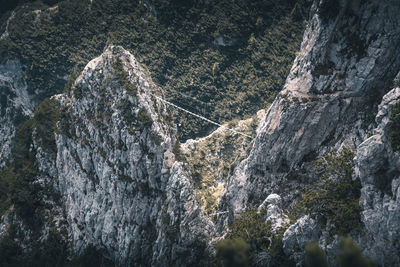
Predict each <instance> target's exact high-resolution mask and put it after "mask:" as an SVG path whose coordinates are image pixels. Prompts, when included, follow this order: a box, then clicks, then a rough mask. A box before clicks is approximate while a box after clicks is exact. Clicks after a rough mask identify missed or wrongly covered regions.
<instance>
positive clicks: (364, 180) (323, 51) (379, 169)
mask: <svg viewBox="0 0 400 267" xmlns="http://www.w3.org/2000/svg"><path fill="white" fill-rule="evenodd" d="M399 10H400V5H399V3H398V2H395V1H315V2H314V5H313V7H312V10H311V15H310V22H309V25H308V27H307V29H306V31H305V33H304V39H303V42H302V45H301V49H300V53H299V55H298V56H297V58H296V60H295V62H294V64H293V67H292V69H291V72H290V74H289V76H288V78H287V80H286V84H285V86H284V88H283V90H282V92H281V93H280V95H279V96H278V97H277V98H276V100H275V101H274V103H273V104H272V106H271V108H270V109H269V110H268V112H267V114H266V116H265V119H264V120H262V121H261V123H260V124H259V126H258V129H257V137H256V139H255V141H254V145H253V148H252V150H251V152H250V156H249V157H248V158H247V159H246V160H244V161H243V162H242V163H241V164H240V166H239V167H238V168H237V169H236V171H235V173H234V175H233V177H232V178H231V179H230V181H229V185H228V186H227V189H226V191H225V192H224V193H223V199H224V201H223V202H222V207H223V208H224V209H228V210H230V211H231V213H230V214H231V215H230V217H228V219H230V220H232V218H233V217H234V216H235V215H237V214H240V212H241V211H243V210H245V209H247V208H249V207H254V206H257V205H260V204H261V203H262V202H263V200H264V199H266V198H267V197H268V196H269V195H270V194H272V193H275V194H279V195H280V196H281V197H282V198H283V203H284V206H285V208H286V209H288V212H289V211H290V210H291V209H292V208H293V205H294V203H296V202H297V200H299V199H301V195H302V190H301V189H302V185H304V184H312V183H313V181H315V180H318V179H320V178H318V176H319V175H321V173H319V172H317V171H316V169H315V166H314V164H313V163H314V162H315V160H316V159H317V158H319V157H322V156H323V155H325V154H327V153H328V152H329V151H331V150H332V149H336V150H339V151H340V150H342V149H350V150H352V151H355V153H356V157H355V161H354V164H355V170H356V174H355V175H353V179H360V180H361V184H362V189H361V197H360V207H361V209H362V211H361V214H362V216H361V217H362V222H363V226H362V230H361V234H354V236H355V237H356V238H360V244H361V246H362V249H363V251H364V253H365V254H366V255H368V256H369V257H371V258H373V259H375V260H376V261H377V262H378V263H379V264H381V265H384V266H394V264H395V262H398V260H399V259H398V254H397V252H396V251H397V250H398V244H397V242H398V241H396V240H398V238H399V236H398V233H399V232H398V230H397V225H398V224H399V220H398V219H399V217H398V216H399V213H398V204H396V203H398V198H397V193H396V192H397V190H398V185H397V182H396V181H397V178H398V172H397V171H398V170H399V166H398V165H396V164H398V163H397V162H398V158H396V153H394V152H393V151H392V149H390V145H389V142H388V137H387V136H388V134H387V131H388V130H385V129H386V128H385V127H387V124H388V121H389V117H390V106H391V105H394V103H396V101H397V97H398V95H397V92H398V91H397V89H393V90H392V91H390V92H389V93H387V94H386V95H385V96H384V97H383V100H382V103H381V104H380V105H379V111H378V113H377V111H376V110H377V106H378V104H379V103H380V99H381V96H382V95H383V94H385V93H386V92H388V91H389V90H390V89H391V87H390V84H392V81H393V79H394V78H395V76H396V74H397V73H398V71H399V68H400V54H399V53H398V52H397V47H398V45H399V43H400V38H399V28H398V26H397V25H398V24H399V23H400V17H399V16H398V12H399ZM376 113H377V114H378V115H377V118H376V123H374V120H373V116H374V114H376ZM375 125H378V126H377V128H375V127H376V126H375ZM372 132H373V135H372V136H371V137H369V136H370V135H371V133H372ZM368 137H369V138H368ZM382 180H383V181H382ZM380 183H384V184H385V187H384V188H383V187H382V186H381V187H380V186H379V185H377V184H380ZM385 190H386V191H385ZM225 220H226V218H225ZM221 221H224V219H221ZM378 225H379V226H378ZM323 233H324V229H321V228H320V227H318V224H317V223H316V221H315V220H313V219H312V218H310V217H303V218H301V219H300V220H299V221H298V222H296V223H295V224H294V225H293V226H291V227H289V228H288V229H287V231H286V232H285V235H284V237H283V238H284V240H283V241H284V247H285V246H286V248H285V252H286V253H287V254H288V255H290V257H292V258H293V259H294V260H295V261H296V262H297V263H298V264H299V265H301V264H302V260H303V256H302V255H304V254H302V252H301V253H300V254H299V253H298V252H296V249H295V248H296V247H297V249H298V248H300V250H299V251H304V246H305V244H306V243H307V242H310V241H315V240H319V241H320V244H321V245H322V246H323V247H324V248H325V249H326V251H327V253H328V258H330V261H331V262H335V259H336V258H335V256H333V255H330V253H331V250H330V249H331V248H332V246H336V247H337V243H336V245H332V244H333V243H335V242H337V241H333V243H331V242H332V241H331V240H330V241H329V240H325V238H324V237H323ZM335 238H337V236H336V237H334V239H335ZM367 240H368V241H367ZM383 240H386V244H385V245H383V243H384V242H385V241H383ZM292 243H293V244H292ZM383 246H384V247H385V249H382V247H383ZM335 253H337V251H336V250H334V252H332V254H335Z"/></svg>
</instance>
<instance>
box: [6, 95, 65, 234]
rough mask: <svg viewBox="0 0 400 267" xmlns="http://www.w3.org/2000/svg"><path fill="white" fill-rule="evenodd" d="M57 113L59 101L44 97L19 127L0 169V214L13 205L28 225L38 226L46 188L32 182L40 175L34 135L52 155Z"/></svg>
mask: <svg viewBox="0 0 400 267" xmlns="http://www.w3.org/2000/svg"><path fill="white" fill-rule="evenodd" d="M59 116H60V112H59V104H58V102H57V101H56V100H51V99H46V100H45V101H43V102H42V103H41V104H40V105H39V106H38V107H37V108H36V110H35V112H34V117H33V118H31V119H29V120H28V121H26V122H25V123H24V124H23V125H22V126H21V128H20V129H19V130H18V132H17V138H16V140H17V141H16V143H15V145H14V148H13V151H12V157H13V161H12V163H11V165H10V166H9V167H8V168H7V169H4V170H2V171H1V172H0V192H2V194H1V195H0V208H1V210H0V212H1V214H3V213H4V211H5V210H6V209H7V208H8V206H9V205H11V204H13V205H14V208H15V210H16V212H17V214H18V215H19V216H21V218H23V219H24V220H25V221H26V222H27V223H28V224H29V225H31V226H37V225H38V224H40V223H41V222H40V221H41V220H40V219H39V218H38V216H39V215H40V212H38V210H39V209H40V207H42V206H43V194H45V192H47V191H48V189H47V188H43V186H41V185H39V184H38V183H33V181H34V180H35V178H36V176H37V175H38V174H39V170H38V166H37V161H36V150H35V149H33V135H34V136H35V141H36V144H37V145H39V146H40V147H41V148H42V149H43V150H44V151H45V152H46V153H49V155H53V156H55V154H54V152H55V151H56V144H55V140H54V131H55V130H56V122H57V121H58V118H59Z"/></svg>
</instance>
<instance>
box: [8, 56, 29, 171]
mask: <svg viewBox="0 0 400 267" xmlns="http://www.w3.org/2000/svg"><path fill="white" fill-rule="evenodd" d="M32 111H33V103H32V100H31V96H30V95H29V94H28V91H27V85H26V82H25V79H24V72H23V70H22V65H21V63H20V62H19V61H18V60H9V61H7V62H6V63H5V64H3V65H0V169H2V168H3V167H4V166H5V165H6V163H7V160H8V158H9V155H10V152H11V146H12V140H13V139H14V136H15V132H16V128H17V127H18V126H19V125H20V124H21V123H22V122H23V121H24V120H26V119H27V118H29V117H30V116H32Z"/></svg>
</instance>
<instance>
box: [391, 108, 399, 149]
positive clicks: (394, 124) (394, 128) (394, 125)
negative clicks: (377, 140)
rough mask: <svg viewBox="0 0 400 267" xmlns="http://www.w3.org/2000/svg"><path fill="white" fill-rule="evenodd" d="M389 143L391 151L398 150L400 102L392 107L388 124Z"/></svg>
mask: <svg viewBox="0 0 400 267" xmlns="http://www.w3.org/2000/svg"><path fill="white" fill-rule="evenodd" d="M389 141H390V146H391V147H392V149H393V151H398V150H399V149H400V102H398V103H396V104H395V105H394V106H393V107H392V114H391V115H390V123H389Z"/></svg>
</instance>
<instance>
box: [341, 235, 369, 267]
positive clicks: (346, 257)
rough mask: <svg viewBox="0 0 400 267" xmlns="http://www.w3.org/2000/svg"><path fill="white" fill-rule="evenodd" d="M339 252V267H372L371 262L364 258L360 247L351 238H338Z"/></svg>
mask: <svg viewBox="0 0 400 267" xmlns="http://www.w3.org/2000/svg"><path fill="white" fill-rule="evenodd" d="M339 246H340V252H339V255H338V257H337V259H338V262H339V266H340V267H373V266H376V264H375V263H374V261H373V260H370V259H367V258H365V257H364V256H363V255H362V253H361V249H360V246H359V245H358V244H357V243H355V242H354V241H353V239H351V237H340V239H339Z"/></svg>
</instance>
